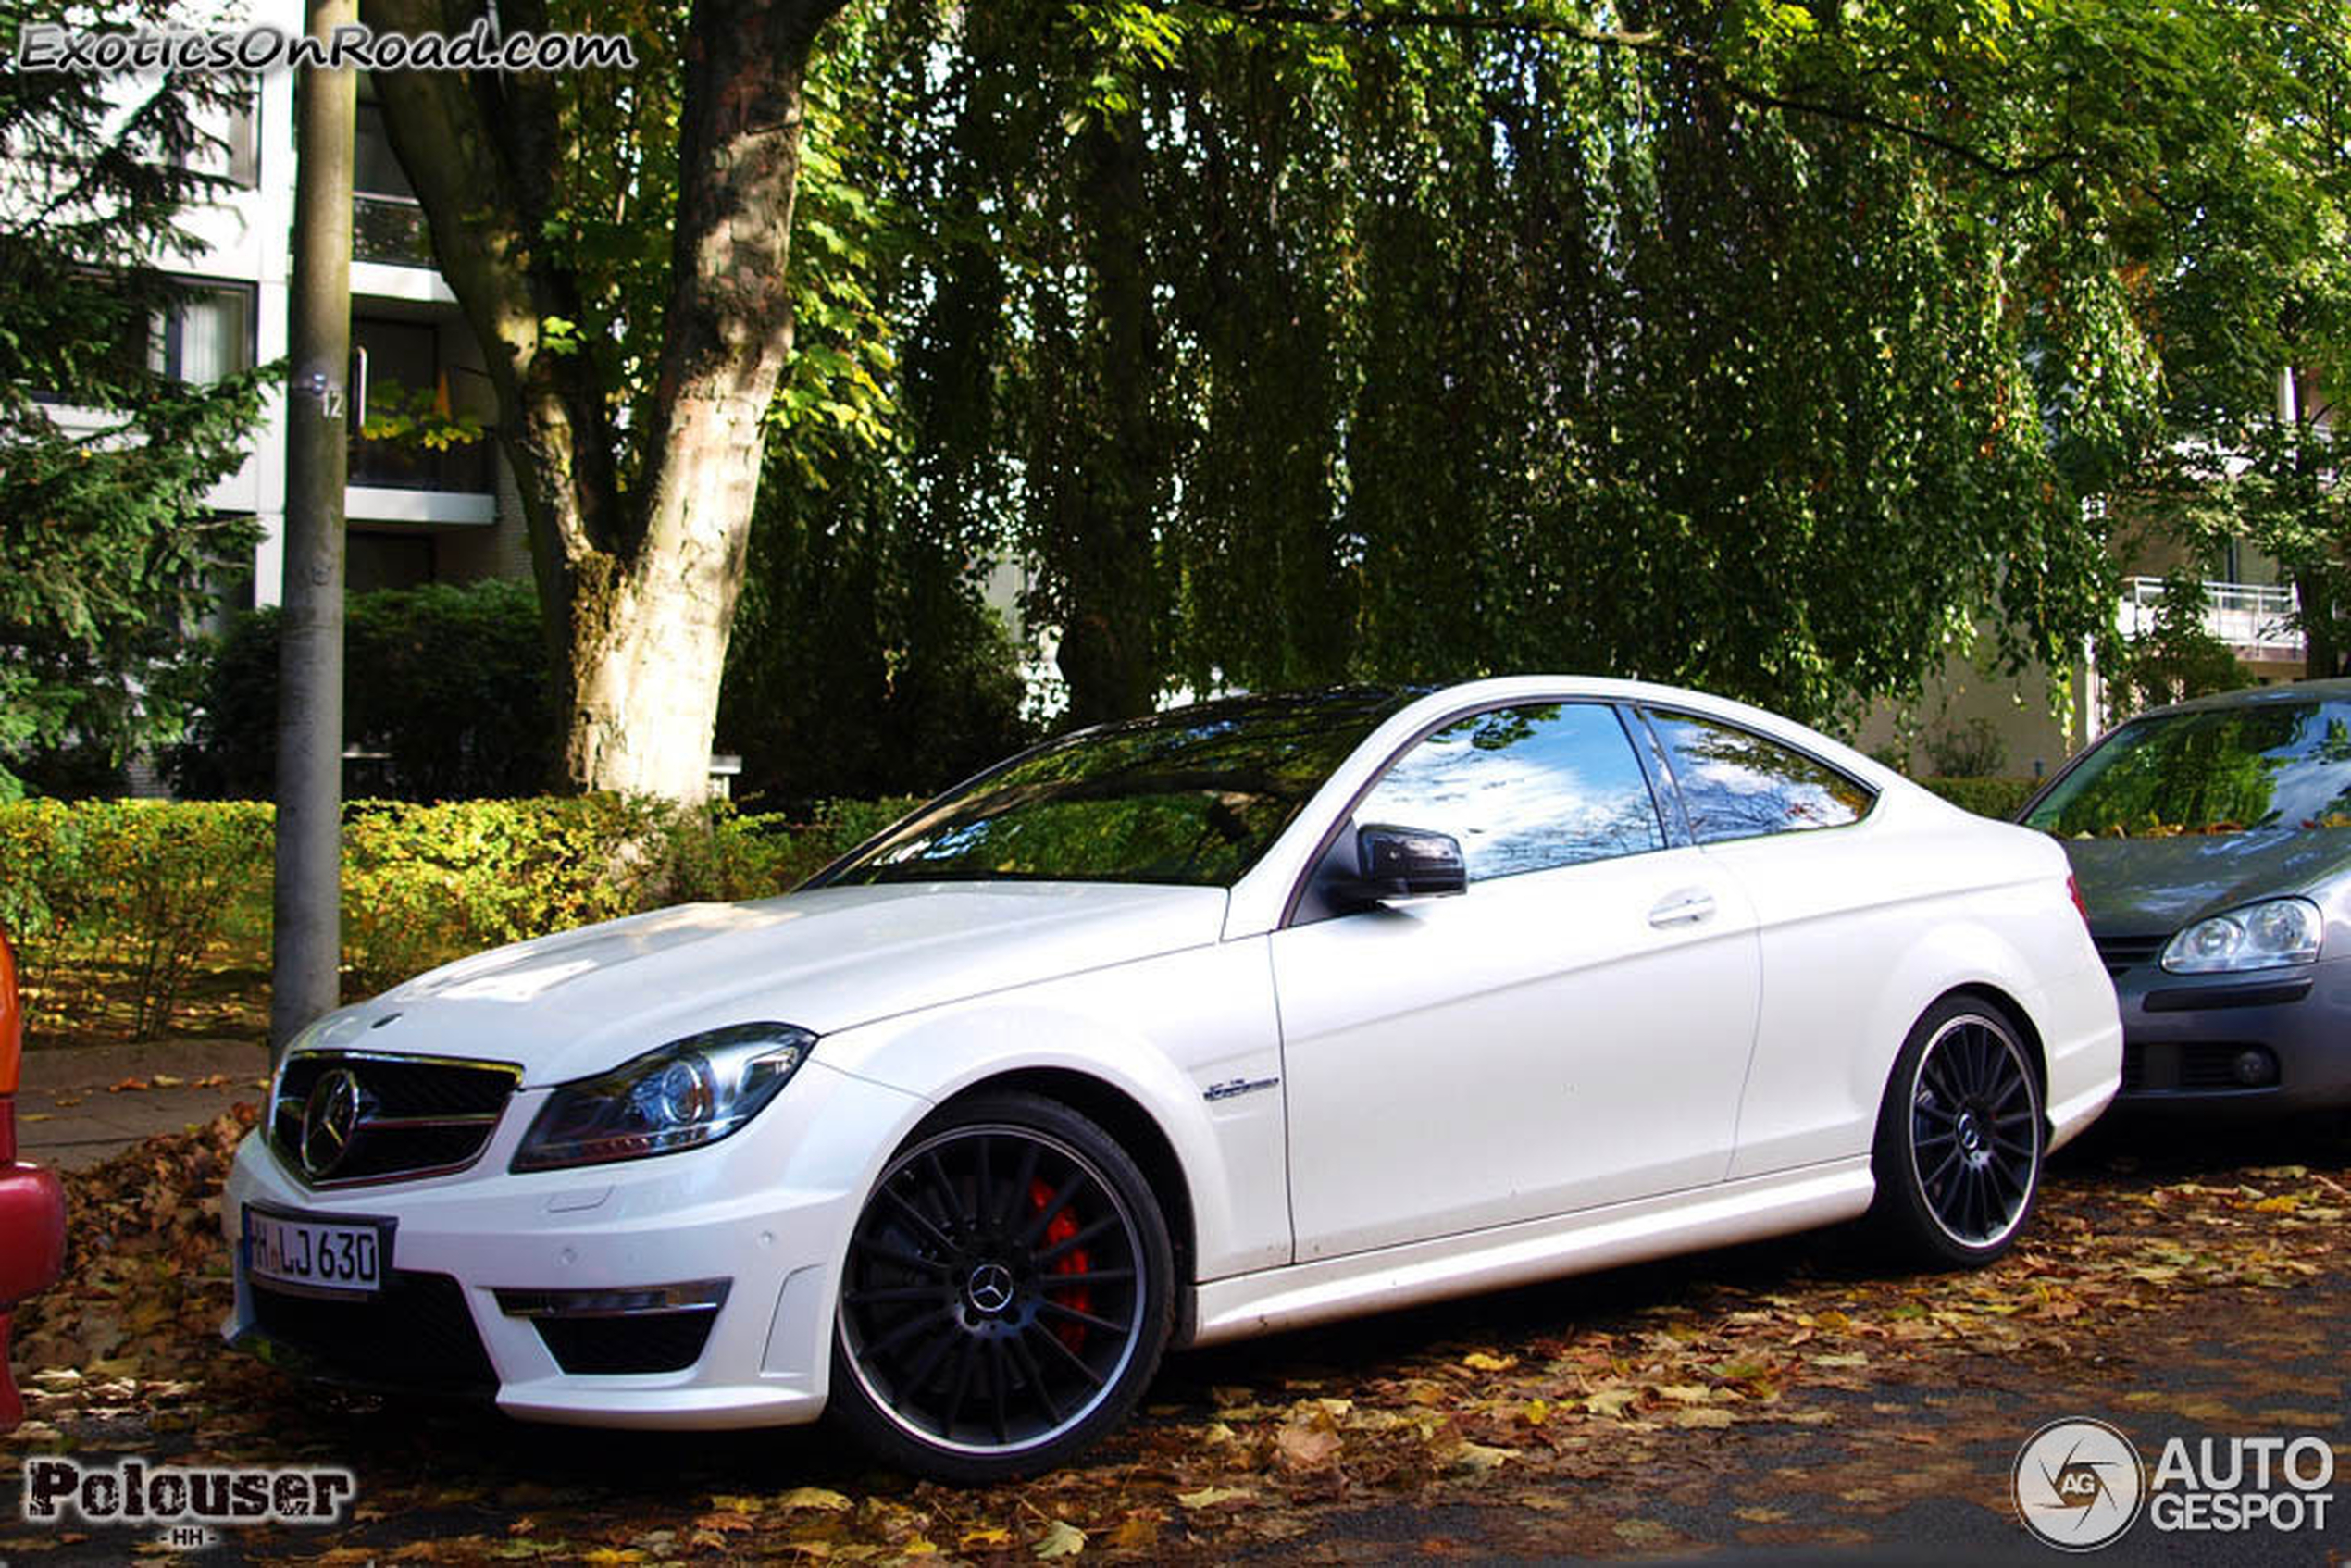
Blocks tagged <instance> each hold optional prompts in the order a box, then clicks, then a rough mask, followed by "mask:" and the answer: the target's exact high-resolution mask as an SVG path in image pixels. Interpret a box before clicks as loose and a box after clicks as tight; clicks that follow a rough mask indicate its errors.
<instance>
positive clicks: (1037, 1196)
mask: <svg viewBox="0 0 2351 1568" xmlns="http://www.w3.org/2000/svg"><path fill="white" fill-rule="evenodd" d="M1028 1201H1029V1205H1030V1207H1032V1208H1034V1209H1035V1210H1036V1211H1037V1212H1038V1213H1040V1214H1041V1213H1044V1212H1045V1205H1046V1204H1048V1203H1050V1202H1051V1201H1053V1189H1052V1188H1050V1187H1048V1186H1046V1185H1045V1184H1044V1182H1043V1181H1041V1180H1039V1181H1034V1182H1031V1183H1030V1184H1029V1187H1028ZM1076 1234H1077V1216H1076V1215H1075V1214H1073V1213H1070V1212H1069V1211H1068V1210H1067V1209H1064V1210H1063V1211H1062V1212H1061V1213H1058V1214H1055V1215H1054V1216H1053V1217H1052V1218H1051V1219H1050V1220H1048V1221H1046V1222H1045V1245H1046V1246H1048V1247H1058V1246H1060V1245H1061V1244H1062V1243H1063V1242H1064V1241H1066V1240H1068V1239H1069V1238H1071V1237H1073V1236H1075V1235H1076ZM1093 1266H1094V1264H1093V1260H1092V1259H1091V1258H1089V1257H1088V1255H1087V1251H1086V1249H1085V1248H1083V1247H1073V1248H1071V1249H1070V1250H1069V1251H1066V1252H1064V1253H1063V1254H1062V1255H1061V1256H1060V1257H1058V1258H1056V1259H1054V1260H1053V1272H1054V1273H1055V1274H1084V1273H1086V1272H1087V1271H1088V1269H1090V1268H1092V1267H1093ZM1050 1294H1051V1297H1052V1299H1053V1300H1056V1301H1059V1302H1060V1303H1061V1304H1062V1305H1063V1306H1064V1307H1067V1308H1069V1309H1070V1310H1071V1311H1072V1312H1080V1313H1089V1312H1092V1311H1093V1310H1094V1293H1093V1292H1092V1291H1090V1290H1088V1289H1087V1288H1086V1287H1084V1286H1083V1285H1073V1286H1071V1287H1070V1288H1068V1289H1066V1290H1055V1291H1051V1292H1050ZM1053 1336H1054V1338H1058V1339H1059V1340H1060V1341H1061V1342H1062V1343H1063V1344H1064V1345H1066V1346H1068V1347H1069V1350H1070V1353H1071V1354H1072V1355H1076V1353H1077V1352H1078V1351H1079V1350H1084V1349H1085V1348H1086V1325H1084V1324H1082V1323H1057V1324H1055V1325H1053Z"/></svg>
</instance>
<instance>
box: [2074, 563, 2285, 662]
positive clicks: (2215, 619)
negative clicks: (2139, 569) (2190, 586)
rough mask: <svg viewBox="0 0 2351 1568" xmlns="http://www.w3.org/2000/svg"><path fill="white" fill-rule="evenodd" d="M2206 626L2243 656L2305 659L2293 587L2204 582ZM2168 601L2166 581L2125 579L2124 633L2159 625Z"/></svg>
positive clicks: (2123, 584) (2122, 625)
mask: <svg viewBox="0 0 2351 1568" xmlns="http://www.w3.org/2000/svg"><path fill="white" fill-rule="evenodd" d="M2204 598H2205V608H2204V629H2205V630H2207V631H2208V632H2210V633H2211V634H2212V635H2213V636H2215V637H2217V638H2219V639H2220V641H2223V642H2225V643H2227V644H2228V645H2229V646H2230V647H2231V648H2233V649H2234V650H2235V651H2236V655H2237V657H2239V658H2241V659H2255V660H2291V659H2298V658H2300V657H2302V654H2303V648H2302V633H2301V632H2300V631H2299V630H2297V629H2295V625H2294V616H2295V610H2296V609H2297V608H2298V605H2297V603H2296V601H2295V593H2294V590H2293V588H2292V587H2290V586H2287V585H2283V584H2280V585H2275V586H2272V585H2270V584H2265V583H2254V582H2208V583H2206V584H2205V585H2204ZM2162 600H2163V579H2161V578H2153V577H2134V578H2125V579H2123V580H2122V608H2121V618H2120V620H2119V621H2118V622H2117V624H2118V626H2119V627H2120V628H2121V632H2122V635H2123V636H2125V637H2137V636H2138V635H2139V634H2140V633H2142V632H2144V631H2147V630H2150V629H2152V628H2154V625H2155V607H2156V605H2158V604H2160V603H2162Z"/></svg>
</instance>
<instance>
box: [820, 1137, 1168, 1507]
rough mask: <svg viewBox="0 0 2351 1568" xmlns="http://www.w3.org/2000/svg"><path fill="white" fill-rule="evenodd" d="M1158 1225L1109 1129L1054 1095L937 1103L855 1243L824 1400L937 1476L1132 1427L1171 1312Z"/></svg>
mask: <svg viewBox="0 0 2351 1568" xmlns="http://www.w3.org/2000/svg"><path fill="white" fill-rule="evenodd" d="M1173 1275H1174V1269H1173V1266H1172V1263H1171V1252H1170V1247H1169V1242H1168V1238H1167V1231H1166V1226H1165V1223H1164V1221H1163V1218H1162V1217H1161V1214H1160V1210H1159V1205H1158V1203H1157V1202H1156V1201H1154V1199H1153V1198H1152V1196H1151V1189H1150V1188H1149V1186H1148V1185H1147V1183H1146V1182H1145V1180H1144V1178H1143V1176H1142V1174H1141V1172H1140V1171H1139V1170H1138V1168H1137V1167H1136V1165H1135V1163H1134V1162H1133V1161H1132V1160H1131V1159H1130V1158H1128V1157H1127V1155H1126V1151H1124V1150H1122V1149H1120V1148H1119V1146H1118V1145H1117V1143H1116V1142H1114V1141H1113V1139H1111V1138H1110V1136H1109V1135H1108V1134H1107V1133H1105V1132H1103V1131H1102V1130H1101V1128H1100V1127H1099V1126H1095V1125H1094V1124H1093V1123H1092V1122H1091V1121H1089V1120H1088V1119H1087V1118H1086V1117H1084V1116H1082V1115H1080V1114H1077V1113H1076V1112H1075V1111H1072V1110H1070V1109H1069V1108H1068V1107H1066V1106H1064V1105H1060V1104H1057V1103H1055V1102H1054V1101H1048V1100H1044V1099H1041V1098H1038V1097H1034V1096H1029V1095H998V1096H989V1097H987V1098H985V1099H978V1100H974V1101H968V1102H965V1103H963V1104H960V1105H953V1106H950V1107H949V1108H948V1109H947V1110H946V1111H945V1112H943V1113H942V1114H940V1115H939V1116H937V1117H934V1118H933V1119H932V1120H931V1121H930V1122H929V1123H927V1124H926V1125H925V1126H923V1127H922V1128H921V1129H918V1130H917V1132H916V1133H915V1135H914V1137H913V1138H912V1139H909V1140H908V1142H907V1144H906V1145H905V1147H904V1148H902V1149H901V1150H900V1151H898V1153H897V1155H896V1156H895V1157H893V1158H892V1160H891V1161H890V1163H889V1166H888V1167H887V1168H886V1169H885V1170H884V1171H883V1173H882V1176H881V1179H880V1181H879V1182H877V1184H876V1185H875V1188H874V1190H873V1192H872V1194H871V1195H870V1196H869V1197H868V1198H867V1199H866V1201H865V1209H864V1212H863V1213H860V1214H859V1216H858V1220H857V1225H856V1227H855V1229H854V1230H853V1231H852V1234H851V1238H850V1246H849V1256H848V1259H847V1261H846V1263H845V1265H844V1268H843V1273H842V1277H841V1291H840V1310H839V1313H838V1314H837V1323H838V1332H837V1333H836V1334H835V1336H834V1352H833V1383H832V1395H831V1401H830V1404H831V1408H832V1410H833V1411H834V1412H836V1414H837V1415H838V1416H839V1417H840V1419H841V1420H842V1421H843V1422H844V1423H845V1424H846V1425H849V1426H850V1428H851V1429H852V1432H853V1434H854V1435H855V1436H856V1437H859V1438H860V1439H861V1440H862V1441H864V1442H865V1445H866V1446H867V1447H869V1448H871V1449H873V1450H876V1451H877V1452H878V1453H879V1454H880V1455H881V1456H882V1457H883V1458H885V1459H888V1460H889V1461H890V1462H894V1463H897V1464H899V1465H901V1466H902V1467H904V1468H906V1469H909V1470H913V1471H915V1472H918V1473H920V1474H924V1475H936V1476H939V1477H940V1478H942V1479H949V1480H959V1481H984V1480H996V1479H1002V1478H1006V1477H1010V1476H1015V1475H1029V1474H1033V1473H1035V1472H1036V1471H1039V1470H1042V1469H1046V1468H1049V1467H1051V1466H1052V1465H1055V1464H1058V1463H1061V1462H1063V1461H1064V1460H1066V1459H1068V1458H1070V1457H1072V1456H1074V1455H1076V1453H1078V1452H1080V1451H1082V1450H1085V1449H1086V1448H1088V1447H1089V1446H1090V1445H1091V1444H1092V1443H1093V1442H1094V1441H1095V1440H1097V1439H1098V1438H1099V1437H1101V1435H1102V1434H1103V1433H1105V1432H1107V1431H1109V1430H1110V1429H1111V1428H1112V1427H1113V1426H1115V1425H1117V1424H1118V1423H1119V1422H1120V1421H1122V1420H1124V1419H1125V1418H1126V1413H1127V1412H1129V1411H1130V1410H1131V1409H1132V1408H1133V1406H1134V1404H1135V1401H1136V1400H1137V1399H1138V1398H1139V1397H1140V1395H1141V1393H1142V1390H1143V1388H1144V1386H1145V1385H1146V1384H1148V1383H1149V1382H1150V1380H1151V1375H1152V1374H1153V1372H1155V1371H1156V1370H1157V1368H1158V1365H1159V1358H1160V1353H1161V1351H1162V1350H1163V1349H1164V1348H1165V1346H1166V1343H1167V1337H1168V1332H1169V1325H1170V1323H1171V1321H1172V1311H1171V1304H1172V1288H1171V1281H1172V1276H1173Z"/></svg>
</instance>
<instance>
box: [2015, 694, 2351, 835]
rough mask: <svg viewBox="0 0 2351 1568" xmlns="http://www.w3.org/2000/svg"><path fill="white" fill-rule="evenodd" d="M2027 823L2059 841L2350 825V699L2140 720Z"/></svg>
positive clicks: (2102, 745) (2092, 757) (2061, 785)
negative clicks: (2054, 836)
mask: <svg viewBox="0 0 2351 1568" xmlns="http://www.w3.org/2000/svg"><path fill="white" fill-rule="evenodd" d="M2025 823H2026V825H2027V826H2028V827H2033V828H2043V829H2045V830H2046V831H2048V832H2051V833H2055V834H2057V835H2059V837H2061V838H2081V837H2085V836H2087V837H2095V838H2165V837H2170V836H2171V835H2174V834H2180V833H2242V832H2248V831H2251V830H2254V829H2257V828H2291V829H2304V828H2351V703H2327V702H2307V703H2283V702H2280V703H2244V704H2241V705H2234V706H2224V707H2215V708H2195V709H2190V710H2188V711H2186V712H2183V713H2174V714H2158V715H2155V716H2150V717H2147V718H2143V719H2136V720H2133V722H2131V723H2129V724H2126V725H2124V726H2123V727H2122V728H2120V729H2118V730H2116V731H2115V732H2114V733H2113V734H2111V735H2109V736H2108V737H2107V738H2106V740H2103V741H2101V742H2099V744H2098V747H2097V749H2096V751H2094V752H2092V753H2090V754H2089V756H2088V757H2086V758H2085V759H2084V761H2083V762H2082V764H2081V765H2080V766H2078V767H2076V768H2074V769H2073V771H2071V773H2069V774H2067V775H2066V776H2065V777H2064V778H2061V779H2059V781H2058V785H2057V787H2056V788H2055V789H2053V790H2050V791H2049V793H2048V796H2047V798H2046V799H2045V800H2043V801H2042V802H2041V803H2039V804H2038V805H2036V806H2034V808H2033V810H2032V812H2031V813H2030V814H2028V815H2026V817H2025Z"/></svg>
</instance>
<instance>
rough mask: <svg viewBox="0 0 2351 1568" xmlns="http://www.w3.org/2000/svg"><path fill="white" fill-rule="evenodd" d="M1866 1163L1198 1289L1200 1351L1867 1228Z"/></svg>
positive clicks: (1836, 1164) (1869, 1187)
mask: <svg viewBox="0 0 2351 1568" xmlns="http://www.w3.org/2000/svg"><path fill="white" fill-rule="evenodd" d="M1875 1191H1876V1184H1875V1182H1874V1181H1873V1180H1872V1178H1871V1176H1870V1162H1869V1159H1868V1157H1867V1156H1866V1155H1864V1156H1859V1157H1856V1158H1852V1159H1847V1160H1836V1161H1832V1162H1829V1163H1826V1164H1817V1165H1807V1166H1804V1167H1801V1168H1800V1169H1797V1170H1793V1171H1780V1172H1775V1173H1773V1175H1771V1176H1750V1177H1748V1178H1746V1179H1744V1180H1740V1181H1734V1182H1725V1183H1723V1184H1721V1185H1719V1186H1714V1187H1703V1188H1695V1189H1693V1190H1691V1191H1687V1192H1676V1193H1671V1194H1668V1195H1667V1196H1665V1197H1662V1198H1643V1199H1638V1200H1636V1201H1632V1202H1627V1203H1611V1204H1609V1205H1608V1206H1606V1207H1604V1208H1598V1209H1588V1210H1585V1211H1583V1212H1582V1213H1574V1214H1565V1215H1561V1216H1558V1217H1556V1218H1552V1219H1543V1220H1529V1221H1525V1222H1524V1223H1522V1224H1518V1225H1508V1226H1496V1227H1494V1228H1493V1229H1490V1230H1478V1231H1470V1232H1468V1233H1466V1234H1463V1235H1460V1236H1449V1237H1444V1238H1439V1239H1437V1240H1434V1241H1415V1242H1412V1243H1409V1244H1407V1245H1405V1246H1401V1247H1383V1248H1380V1249H1378V1250H1377V1251H1370V1252H1358V1253H1354V1254H1351V1255H1350V1256H1348V1257H1343V1258H1328V1259H1324V1260H1322V1261H1320V1262H1316V1263H1292V1264H1289V1265H1288V1266H1287V1267H1284V1268H1274V1269H1263V1270H1260V1271H1258V1272H1256V1273H1253V1274H1242V1275H1235V1276H1231V1277H1230V1278H1226V1279H1216V1280H1211V1281H1209V1282H1207V1283H1206V1284H1203V1285H1200V1286H1197V1287H1195V1288H1194V1289H1193V1292H1192V1295H1193V1317H1192V1321H1193V1323H1194V1324H1195V1325H1196V1326H1195V1327H1194V1329H1193V1331H1192V1335H1191V1338H1190V1343H1191V1344H1194V1345H1214V1344H1220V1343H1222V1342H1224V1341H1225V1340H1227V1339H1244V1338H1250V1336H1252V1335H1258V1334H1271V1333H1274V1332H1276V1331H1278V1330H1281V1329H1286V1328H1304V1327H1307V1326H1309V1325H1312V1324H1317V1323H1328V1322H1331V1321H1332V1320H1334V1319H1337V1318H1343V1317H1353V1316H1356V1315H1358V1314H1361V1313H1372V1312H1384V1311H1386V1310H1387V1309H1388V1308H1391V1307H1408V1306H1417V1305H1418V1304H1420V1303H1421V1302H1424V1301H1437V1300H1445V1299H1447V1298H1448V1297H1452V1296H1469V1295H1474V1294H1476V1293H1478V1292H1480V1291H1486V1290H1503V1289H1508V1288H1511V1287H1512V1286H1518V1285H1530V1284H1533V1283H1535V1282H1536V1281H1538V1280H1545V1279H1557V1278H1560V1277H1561V1276H1566V1275H1571V1274H1585V1273H1588V1272H1590V1271H1592V1270H1595V1269H1604V1268H1614V1267H1616V1266H1618V1265H1619V1264H1622V1263H1643V1262H1646V1261H1648V1260H1649V1259H1652V1258H1661V1257H1667V1256H1671V1255H1672V1254H1674V1253H1677V1252H1694V1251H1700V1250H1702V1249H1705V1248H1709V1247H1729V1246H1735V1245H1737V1244H1739V1243H1741V1242H1747V1241H1760V1240H1762V1239H1763V1238H1767V1237H1773V1236H1785V1235H1787V1234H1788V1233H1790V1232H1792V1231H1798V1230H1810V1229H1812V1228H1814V1227H1815V1226H1825V1225H1835V1224H1836V1223H1837V1222H1839V1221H1841V1220H1848V1219H1854V1218H1857V1217H1859V1216H1860V1214H1862V1213H1865V1212H1867V1211H1868V1209H1869V1206H1870V1199H1871V1197H1872V1195H1873V1194H1874V1192H1875Z"/></svg>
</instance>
